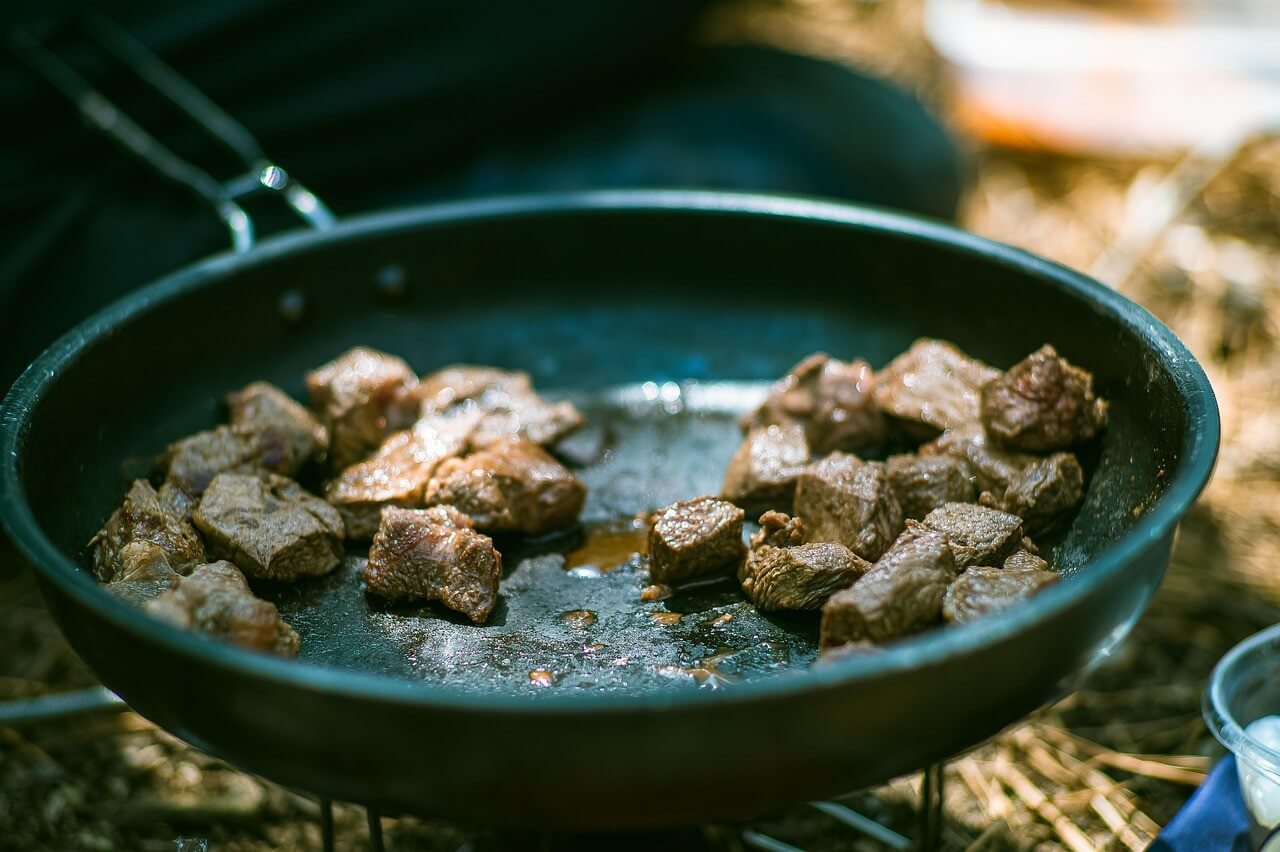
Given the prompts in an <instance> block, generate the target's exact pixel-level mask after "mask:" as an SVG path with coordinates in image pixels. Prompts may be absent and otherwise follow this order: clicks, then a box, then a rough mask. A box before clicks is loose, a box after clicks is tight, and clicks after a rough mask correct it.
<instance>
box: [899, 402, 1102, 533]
mask: <svg viewBox="0 0 1280 852" xmlns="http://www.w3.org/2000/svg"><path fill="white" fill-rule="evenodd" d="M920 453H921V455H950V456H952V457H954V458H958V459H962V460H963V461H964V462H965V463H966V464H968V465H969V469H970V470H971V471H973V473H974V475H975V476H976V477H977V479H978V488H979V489H980V490H981V491H985V492H990V495H991V496H990V498H988V499H987V500H986V501H985V502H987V503H989V504H991V505H992V506H993V507H995V508H999V509H1001V510H1003V511H1006V512H1011V513H1013V514H1015V515H1017V516H1018V517H1020V518H1022V520H1023V522H1024V523H1025V524H1026V527H1027V530H1028V532H1036V531H1039V530H1043V529H1045V528H1046V527H1049V526H1051V525H1052V524H1053V522H1054V521H1056V520H1057V519H1058V518H1060V517H1061V516H1062V515H1063V514H1064V513H1065V512H1067V511H1068V510H1069V509H1070V508H1071V507H1072V506H1074V505H1075V504H1076V503H1078V502H1080V498H1081V497H1082V496H1083V495H1084V471H1083V470H1081V468H1080V462H1079V461H1077V460H1076V457H1075V456H1074V455H1072V454H1071V453H1065V452H1063V453H1054V454H1053V455H1051V456H1047V457H1042V456H1033V455H1029V454H1027V453H1020V452H1016V451H1014V450H1006V449H1003V448H1001V447H998V446H994V445H993V444H992V442H991V441H990V440H989V439H988V437H987V434H986V433H985V432H984V431H983V430H982V427H981V426H978V425H973V426H969V427H967V428H964V429H959V430H955V431H951V432H946V433H944V434H943V435H942V436H941V437H940V438H938V439H937V440H936V441H934V442H933V443H931V444H926V445H925V446H923V447H921V448H920Z"/></svg>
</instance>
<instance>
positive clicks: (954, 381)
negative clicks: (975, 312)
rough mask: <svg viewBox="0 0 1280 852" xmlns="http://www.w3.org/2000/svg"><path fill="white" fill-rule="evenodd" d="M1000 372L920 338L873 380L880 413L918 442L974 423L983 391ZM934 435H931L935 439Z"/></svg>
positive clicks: (946, 346)
mask: <svg viewBox="0 0 1280 852" xmlns="http://www.w3.org/2000/svg"><path fill="white" fill-rule="evenodd" d="M999 376H1000V371H999V370H997V369H996V368H994V367H990V366H988V365H986V364H984V363H982V362H981V361H978V360H975V359H973V358H970V357H969V356H968V355H966V354H964V353H963V352H961V351H960V350H959V349H957V348H956V347H955V346H952V345H951V344H950V343H945V342H943V341H941V340H931V339H929V338H921V339H920V340H917V341H916V342H915V343H913V344H911V348H910V349H908V350H907V351H906V352H904V353H902V354H901V355H899V356H898V357H897V358H894V359H893V361H891V362H890V363H889V365H888V366H886V367H885V368H884V369H883V370H881V371H880V373H879V374H878V375H877V376H876V387H875V399H876V403H877V404H878V405H879V406H880V408H881V409H882V410H883V411H884V412H885V413H887V414H892V415H893V416H894V417H896V418H898V419H899V420H902V421H905V423H906V424H907V425H908V426H909V427H911V428H910V431H911V432H912V434H914V435H916V436H917V437H927V436H928V435H929V427H932V429H933V430H944V429H951V428H954V427H957V426H962V425H964V424H966V423H973V422H975V421H977V419H978V415H979V408H980V402H981V396H982V388H983V387H985V386H986V385H987V383H989V382H991V381H993V380H995V379H996V378H998V377H999ZM934 434H936V432H935V433H934Z"/></svg>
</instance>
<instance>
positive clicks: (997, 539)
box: [924, 503, 1022, 568]
mask: <svg viewBox="0 0 1280 852" xmlns="http://www.w3.org/2000/svg"><path fill="white" fill-rule="evenodd" d="M924 525H925V526H927V527H929V528H930V529H933V530H937V531H938V532H940V533H942V534H943V535H945V536H946V537H947V543H948V544H950V545H951V552H952V553H953V554H954V555H955V560H956V567H958V568H968V567H969V566H970V565H999V564H1000V563H1002V562H1003V561H1004V560H1005V559H1006V558H1008V557H1009V556H1012V555H1013V552H1014V551H1015V550H1018V548H1020V547H1021V546H1022V521H1021V520H1020V519H1019V518H1018V517H1017V516H1015V515H1010V514H1008V513H1007V512H999V511H996V510H995V509H988V508H987V507H985V506H977V505H974V504H973V503H947V504H946V505H945V506H940V507H938V508H937V509H934V510H933V511H932V512H930V513H929V514H928V515H926V516H925V519H924Z"/></svg>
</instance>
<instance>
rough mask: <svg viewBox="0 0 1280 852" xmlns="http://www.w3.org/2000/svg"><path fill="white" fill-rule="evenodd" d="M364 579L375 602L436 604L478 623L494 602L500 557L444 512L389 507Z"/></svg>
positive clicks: (460, 518) (465, 522) (462, 519)
mask: <svg viewBox="0 0 1280 852" xmlns="http://www.w3.org/2000/svg"><path fill="white" fill-rule="evenodd" d="M364 579H365V584H366V586H367V588H368V590H369V594H371V595H373V596H375V597H379V598H383V599H384V600H422V601H439V602H440V603H442V604H444V605H445V606H447V607H448V608H449V609H452V610H454V611H455V612H460V613H462V614H463V615H465V616H466V617H467V618H469V619H471V620H472V621H473V622H474V623H476V624H483V623H484V622H485V621H486V620H487V619H488V618H489V614H490V613H491V612H493V606H494V604H495V603H497V600H498V582H499V581H500V580H501V579H502V555H501V554H500V553H498V551H496V550H494V548H493V540H492V539H490V538H489V537H488V536H486V535H481V534H480V533H478V532H476V531H475V530H473V529H471V523H470V520H469V519H468V518H467V517H466V516H464V515H462V514H460V513H458V512H456V511H454V510H453V509H451V508H449V507H445V506H435V507H432V508H430V509H425V510H422V509H400V508H396V507H394V506H392V507H389V508H387V509H384V510H383V512H382V523H381V525H380V526H379V527H378V533H377V535H375V536H374V537H373V547H371V548H370V549H369V561H368V562H366V563H365V568H364Z"/></svg>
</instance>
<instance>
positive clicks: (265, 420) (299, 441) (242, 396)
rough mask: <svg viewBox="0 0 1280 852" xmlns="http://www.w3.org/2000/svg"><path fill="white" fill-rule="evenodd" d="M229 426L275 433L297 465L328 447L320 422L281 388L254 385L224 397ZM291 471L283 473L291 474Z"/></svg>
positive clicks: (255, 383) (326, 436) (327, 436)
mask: <svg viewBox="0 0 1280 852" xmlns="http://www.w3.org/2000/svg"><path fill="white" fill-rule="evenodd" d="M227 408H228V410H229V411H230V413H231V425H232V426H234V427H239V428H241V429H244V430H247V431H250V432H265V431H275V432H278V433H279V434H280V435H282V436H283V438H284V440H285V441H286V442H287V443H288V444H289V448H290V456H291V458H292V459H293V460H294V461H295V462H296V463H297V464H298V465H299V466H300V465H302V464H303V463H305V462H307V461H310V460H311V459H313V458H316V457H317V456H319V455H320V454H321V453H323V452H325V451H326V450H327V449H328V448H329V433H328V432H327V431H326V430H325V428H324V427H323V426H321V425H320V421H318V420H316V418H315V417H314V416H313V415H312V414H311V412H310V411H308V410H307V409H305V408H303V407H302V406H301V405H299V404H298V403H297V402H295V401H294V399H293V398H292V397H291V396H289V395H288V394H287V393H285V392H284V391H282V390H280V388H278V387H276V386H275V385H273V384H270V383H268V382H254V383H253V384H251V385H247V386H245V387H244V388H242V389H240V390H238V391H236V392H235V393H233V394H228V395H227ZM292 472H293V471H286V473H292Z"/></svg>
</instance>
